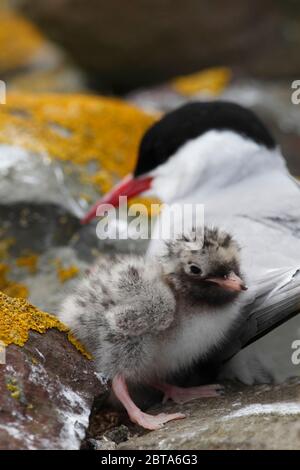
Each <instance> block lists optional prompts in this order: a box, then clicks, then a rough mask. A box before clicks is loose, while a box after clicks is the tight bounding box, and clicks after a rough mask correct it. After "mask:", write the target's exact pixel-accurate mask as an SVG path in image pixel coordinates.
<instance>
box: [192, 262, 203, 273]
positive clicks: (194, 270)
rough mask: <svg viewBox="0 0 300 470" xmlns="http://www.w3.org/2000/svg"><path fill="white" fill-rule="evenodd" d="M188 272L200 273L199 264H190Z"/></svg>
mask: <svg viewBox="0 0 300 470" xmlns="http://www.w3.org/2000/svg"><path fill="white" fill-rule="evenodd" d="M190 272H191V273H192V274H201V269H200V268H199V266H196V265H195V264H192V265H191V266H190Z"/></svg>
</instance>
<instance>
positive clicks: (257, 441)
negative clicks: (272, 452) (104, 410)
mask: <svg viewBox="0 0 300 470" xmlns="http://www.w3.org/2000/svg"><path fill="white" fill-rule="evenodd" d="M162 410H163V411H166V410H168V411H171V412H174V411H180V412H183V413H185V414H186V416H187V417H186V419H184V420H180V421H174V422H171V423H168V424H166V425H165V427H164V428H162V429H161V430H159V431H152V432H149V433H144V435H142V436H139V437H131V438H130V439H129V440H128V441H126V442H124V443H122V444H119V445H118V447H117V448H118V449H122V450H125V449H126V450H128V449H154V450H167V449H174V450H177V449H184V450H192V449H227V450H229V449H300V381H299V379H298V380H294V381H292V382H290V383H288V384H282V385H272V386H271V385H260V386H255V387H244V386H235V385H234V386H233V385H228V386H227V391H226V396H225V397H222V398H218V399H215V398H211V399H203V400H202V401H199V400H197V401H194V402H190V403H189V404H186V405H176V406H175V405H169V406H167V407H166V406H165V405H163V406H159V407H156V408H155V409H153V410H151V412H153V413H154V412H155V413H157V412H160V411H162Z"/></svg>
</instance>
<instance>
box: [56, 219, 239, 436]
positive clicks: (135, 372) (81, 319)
mask: <svg viewBox="0 0 300 470" xmlns="http://www.w3.org/2000/svg"><path fill="white" fill-rule="evenodd" d="M243 289H246V287H245V284H244V281H243V280H242V276H241V273H240V261H239V246H238V244H237V243H236V242H235V241H234V240H233V239H232V237H231V236H230V235H229V234H228V233H225V232H222V231H219V230H217V229H208V228H205V229H204V231H197V232H196V233H195V232H193V233H191V234H189V235H188V236H183V237H181V238H180V239H176V240H171V241H167V242H166V245H165V253H164V255H163V256H161V258H160V259H159V260H157V261H154V260H149V259H148V260H147V259H144V258H142V257H137V256H127V257H119V258H116V260H115V261H114V262H112V261H102V262H99V263H97V264H96V265H95V267H94V268H93V269H92V271H91V272H90V274H89V275H88V276H87V277H86V278H85V279H83V280H81V281H80V282H79V284H78V285H77V288H76V289H75V292H74V293H72V294H71V295H70V296H69V297H67V298H66V299H65V301H64V303H63V305H62V308H61V312H60V315H59V317H60V319H61V320H62V321H63V322H65V323H66V324H67V325H69V326H70V328H71V329H72V331H73V332H74V334H75V335H76V336H77V337H78V339H80V340H81V341H82V342H83V344H85V345H86V347H87V348H88V349H89V350H90V352H91V353H92V354H93V356H94V360H95V363H96V366H97V369H98V371H99V372H101V373H103V374H104V375H105V376H107V377H108V378H110V379H111V380H112V390H113V392H114V394H115V396H116V397H117V398H118V399H119V401H120V402H121V403H122V404H123V405H124V407H125V408H126V410H127V412H128V414H129V417H130V419H131V420H132V421H133V422H135V423H137V424H139V425H141V426H143V427H144V428H147V429H158V428H159V427H160V426H161V425H163V424H164V423H166V422H167V421H170V420H173V419H180V418H184V415H183V414H181V413H174V414H164V413H162V414H159V415H157V416H153V415H150V414H147V413H144V412H142V411H141V410H140V409H139V408H138V407H137V406H136V405H135V403H134V402H133V401H132V399H131V398H130V395H129V392H128V388H127V382H130V383H133V384H147V385H150V386H152V387H154V388H156V389H159V390H161V391H162V392H164V394H165V398H167V399H168V398H170V399H173V400H174V401H175V402H177V403H183V402H185V401H189V400H191V399H195V398H199V397H207V396H217V395H218V394H219V390H220V388H221V387H220V386H219V385H207V386H200V387H192V388H180V387H176V386H173V385H170V384H168V383H166V381H167V380H168V377H170V376H171V375H172V374H173V373H175V372H178V371H180V370H182V369H185V368H188V367H189V366H191V365H192V364H193V363H194V362H195V361H197V360H198V359H199V358H201V357H203V356H205V355H206V354H207V353H208V352H209V351H210V350H211V349H212V348H213V347H214V346H216V345H218V344H219V343H220V342H221V341H222V339H223V338H224V335H225V334H226V332H227V331H228V329H229V328H230V326H231V325H232V323H233V321H234V319H235V318H236V316H237V313H236V312H237V311H238V309H236V308H233V305H234V303H235V300H236V299H237V297H238V295H239V294H240V292H241V291H242V290H243Z"/></svg>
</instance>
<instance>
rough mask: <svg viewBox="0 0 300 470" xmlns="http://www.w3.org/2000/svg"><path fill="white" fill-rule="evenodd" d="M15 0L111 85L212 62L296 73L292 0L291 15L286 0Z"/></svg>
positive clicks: (262, 72) (152, 79)
mask: <svg viewBox="0 0 300 470" xmlns="http://www.w3.org/2000/svg"><path fill="white" fill-rule="evenodd" d="M18 3H19V4H20V5H21V7H22V9H23V11H24V12H25V13H26V14H28V16H30V17H31V18H32V19H33V20H34V21H36V22H37V23H38V25H39V26H40V27H41V28H42V29H43V30H44V31H45V32H46V33H47V34H48V35H49V37H50V38H52V39H53V40H55V41H57V42H58V43H60V44H61V45H63V46H64V47H65V48H66V50H67V51H68V52H69V53H70V54H71V56H72V57H73V58H74V59H75V60H76V61H77V63H79V64H81V65H82V66H83V67H85V68H86V69H87V70H88V71H89V72H90V73H91V75H92V76H93V78H94V79H95V76H97V77H98V84H100V85H101V84H104V86H105V85H106V86H107V87H108V89H111V88H110V87H111V85H112V86H113V87H114V88H115V89H117V90H124V89H130V88H131V89H133V88H135V87H137V86H141V85H146V84H151V83H159V82H162V81H164V80H167V79H169V78H170V77H172V76H175V75H178V74H182V73H190V72H193V71H195V70H198V69H200V68H203V67H207V66H211V65H215V64H222V65H231V66H237V67H238V68H239V69H241V70H243V71H246V72H250V74H251V75H259V76H264V77H283V76H289V75H293V74H296V73H297V72H298V71H299V65H300V59H299V54H298V44H299V42H297V41H299V34H298V32H297V23H296V21H295V18H296V19H297V12H298V11H299V9H298V8H296V5H295V3H293V6H294V10H293V16H292V19H293V21H291V20H288V14H289V12H288V11H286V10H287V7H286V6H285V4H286V3H287V2H276V4H275V2H272V1H270V0H264V1H261V0H255V1H253V0H247V1H243V2H240V1H239V0H230V1H227V2H223V1H220V0H218V1H214V2H212V1H210V0H205V1H201V2H199V1H198V0H187V1H185V2H182V1H174V0H168V1H164V2H162V1H161V0H153V1H152V2H150V3H149V2H148V1H146V0H136V1H131V2H130V3H128V4H126V8H124V3H123V2H122V1H120V0H112V1H110V2H106V1H104V0H102V1H100V0H90V1H89V2H88V5H87V3H86V1H84V0H79V1H78V0H77V1H74V0H54V1H51V2H40V1H39V0H19V1H18ZM286 31H289V33H290V34H286ZM287 57H289V60H287Z"/></svg>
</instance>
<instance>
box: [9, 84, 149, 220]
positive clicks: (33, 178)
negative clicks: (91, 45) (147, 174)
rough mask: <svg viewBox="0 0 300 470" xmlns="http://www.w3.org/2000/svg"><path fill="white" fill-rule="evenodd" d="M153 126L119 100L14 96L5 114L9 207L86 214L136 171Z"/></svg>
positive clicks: (88, 97)
mask: <svg viewBox="0 0 300 470" xmlns="http://www.w3.org/2000/svg"><path fill="white" fill-rule="evenodd" d="M153 122H154V117H153V116H150V115H147V114H146V113H144V112H142V111H140V110H138V109H137V108H136V107H134V106H132V105H129V104H127V103H126V102H124V101H121V100H116V99H109V98H103V97H98V96H84V95H72V94H69V95H59V94H57V95H55V94H50V95H47V94H42V95H35V94H21V93H20V94H9V95H8V97H7V104H6V105H5V106H1V107H0V158H1V162H2V165H1V171H0V183H1V184H0V198H1V202H2V203H4V204H7V203H8V204H14V203H17V202H25V201H26V202H34V203H40V204H45V203H54V204H57V205H61V206H63V207H65V208H66V209H67V210H69V211H70V212H72V213H73V214H75V215H77V216H80V215H83V213H84V210H87V208H88V207H89V205H90V204H92V203H93V202H94V201H95V200H96V199H97V198H99V195H100V193H103V192H106V191H108V190H109V189H110V188H111V187H112V185H113V184H114V183H115V182H116V181H117V180H118V179H120V178H121V177H123V176H125V175H126V174H128V173H129V172H130V171H132V170H133V168H134V165H135V161H136V157H137V149H138V145H139V142H140V139H141V137H142V135H143V133H144V132H145V130H146V129H147V127H148V126H150V125H151V124H152V123H153ZM8 174H9V178H7V175H8Z"/></svg>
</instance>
